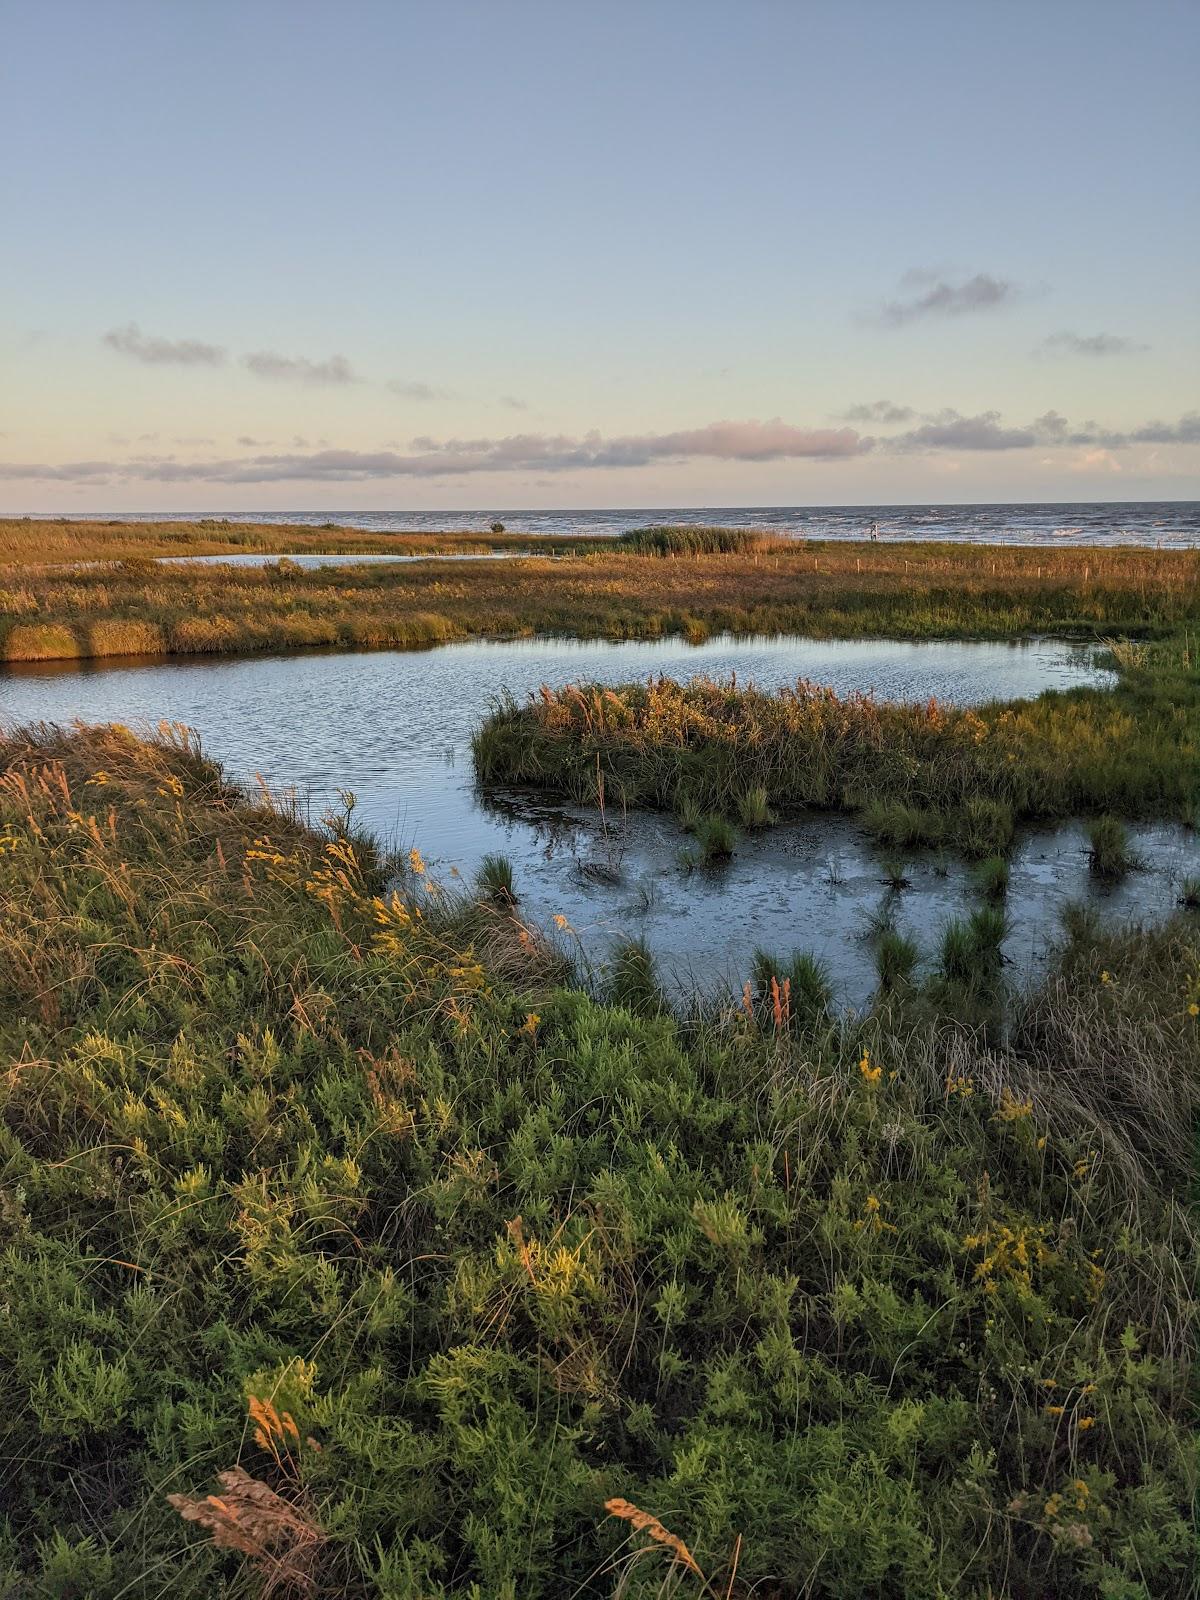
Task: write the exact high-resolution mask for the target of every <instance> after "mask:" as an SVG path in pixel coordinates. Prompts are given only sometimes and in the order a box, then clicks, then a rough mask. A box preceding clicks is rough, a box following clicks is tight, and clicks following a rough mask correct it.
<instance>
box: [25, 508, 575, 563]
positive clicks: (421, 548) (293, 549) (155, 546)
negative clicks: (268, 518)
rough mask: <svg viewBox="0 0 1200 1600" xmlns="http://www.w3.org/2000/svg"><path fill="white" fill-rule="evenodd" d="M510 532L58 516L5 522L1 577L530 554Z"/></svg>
mask: <svg viewBox="0 0 1200 1600" xmlns="http://www.w3.org/2000/svg"><path fill="white" fill-rule="evenodd" d="M504 532H505V530H504V525H503V524H502V523H495V522H494V523H492V525H491V530H490V532H488V533H484V532H479V531H474V530H469V529H463V530H458V531H454V530H447V531H446V532H445V533H364V532H363V531H362V530H361V529H359V528H342V527H339V526H338V525H337V524H336V523H333V522H327V523H325V525H324V526H323V527H319V528H314V527H313V526H311V524H309V523H294V524H286V523H274V522H230V521H228V520H227V519H226V518H223V517H205V518H202V519H201V520H199V521H196V522H122V521H120V520H119V519H116V518H114V519H112V520H110V521H104V522H100V521H78V522H76V521H68V520H62V521H60V520H56V519H55V518H53V517H37V518H34V517H0V572H3V570H4V569H5V568H6V567H7V568H9V569H13V568H18V567H32V568H35V569H38V570H42V569H44V568H45V567H46V566H48V565H50V564H59V563H65V562H73V561H103V562H125V561H151V560H154V559H155V558H157V557H160V556H168V557H176V558H186V557H188V556H222V555H238V556H240V555H283V556H288V555H328V554H329V553H331V552H337V553H338V554H341V555H434V554H444V555H477V554H484V553H486V552H487V551H489V550H527V549H528V548H529V546H530V544H531V542H532V540H531V536H530V535H528V534H519V533H510V534H508V535H507V536H505V537H501V535H503V534H504ZM596 543H597V541H596V540H592V539H586V538H578V537H574V536H571V537H560V536H558V535H550V536H548V537H545V538H543V536H541V535H539V536H538V538H537V548H538V549H539V550H540V549H545V550H548V551H552V552H559V551H574V550H581V549H588V548H591V547H593V546H594V545H595V544H596Z"/></svg>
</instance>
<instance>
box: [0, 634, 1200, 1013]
mask: <svg viewBox="0 0 1200 1600" xmlns="http://www.w3.org/2000/svg"><path fill="white" fill-rule="evenodd" d="M734 673H736V675H737V679H738V681H739V682H741V683H744V682H750V681H752V682H754V683H756V684H757V685H758V686H760V687H761V688H765V689H774V688H779V687H782V686H783V685H785V684H790V683H794V682H795V681H796V679H797V678H807V679H811V680H814V681H816V682H819V683H822V684H829V685H831V686H832V687H833V688H835V689H837V690H839V691H841V692H847V691H850V690H854V689H860V690H869V691H872V692H874V693H875V694H876V695H877V696H878V697H879V698H881V699H920V700H923V699H926V698H928V697H929V696H930V695H934V696H937V697H938V698H939V699H944V700H947V701H952V702H954V703H957V704H960V705H963V704H979V703H982V702H984V701H986V700H990V699H1012V698H1016V697H1027V696H1033V695H1036V694H1039V693H1041V692H1042V691H1043V690H1046V689H1069V688H1072V687H1074V686H1076V685H1081V684H1089V685H1107V684H1108V683H1109V682H1111V677H1110V675H1109V674H1108V673H1107V672H1105V671H1104V670H1103V669H1102V668H1101V667H1100V666H1098V665H1097V664H1096V661H1095V659H1094V655H1093V652H1091V651H1090V650H1088V649H1086V648H1082V647H1077V646H1073V645H1070V644H1066V643H1063V642H1062V641H1059V640H1050V639H1035V640H1031V641H1028V642H1024V643H1020V644H1003V643H1001V644H997V643H974V642H965V643H963V642H952V643H940V642H939V643H901V642H896V641H892V640H854V641H845V640H813V639H804V638H794V637H775V638H762V639H737V638H733V637H730V636H721V637H716V638H712V639H710V640H708V641H707V642H706V643H704V644H701V645H697V646H692V645H688V644H687V643H686V642H684V641H682V640H680V639H677V638H671V639H666V640H657V641H650V642H645V641H642V642H628V643H608V642H596V641H587V642H575V641H566V640H558V639H531V640H521V641H514V642H507V643H491V642H483V641H472V642H469V643H465V644H454V645H445V646H440V647H438V648H436V649H432V650H428V651H421V652H412V651H375V652H365V653H361V654H348V653H344V652H339V653H331V654H317V653H302V654H294V655H289V656H251V657H236V658H229V657H217V658H212V657H206V658H196V659H172V660H169V661H157V662H153V661H149V662H148V661H139V662H136V663H120V662H117V663H114V662H112V661H95V662H92V661H88V662H82V663H39V664H36V665H30V666H25V667H20V668H13V669H10V670H9V671H8V672H7V673H5V674H4V675H0V722H3V723H5V724H7V725H12V724H16V723H22V722H31V721H42V720H45V721H52V722H63V723H66V722H70V721H71V720H72V719H74V718H80V719H82V720H83V721H86V722H99V721H110V720H111V721H120V722H125V723H127V724H129V725H130V726H133V727H140V726H146V725H152V724H154V723H156V722H157V721H159V720H160V719H164V718H165V719H169V720H171V721H176V722H185V723H187V724H188V725H189V726H191V727H194V728H196V729H197V730H198V731H199V733H200V735H201V739H202V742H203V746H204V748H205V749H206V751H207V752H208V753H209V754H210V755H212V756H214V757H216V758H217V759H218V760H220V761H222V762H223V763H224V764H225V766H226V768H227V770H229V771H230V772H231V773H232V774H234V775H235V776H237V777H240V778H243V779H248V780H253V778H254V777H255V775H256V774H260V775H261V776H262V778H263V779H264V780H265V781H266V782H267V783H268V784H269V785H270V786H271V787H272V788H273V789H277V790H280V789H294V790H295V791H296V793H297V795H298V796H299V797H300V799H301V802H302V804H303V805H304V806H306V807H307V808H308V810H309V811H310V813H311V814H312V815H313V816H314V817H318V816H319V815H320V814H321V812H322V811H323V810H324V809H325V808H326V807H327V806H328V805H330V804H336V795H337V791H338V790H339V789H350V790H353V791H354V793H355V794H356V796H357V797H358V811H357V815H358V816H359V817H360V818H361V820H362V821H363V822H364V823H365V824H366V825H367V826H369V827H371V828H373V829H375V830H377V831H379V832H381V833H382V834H384V835H385V836H386V837H387V838H388V839H389V840H390V841H393V842H395V843H398V844H401V845H404V846H408V845H415V846H417V847H418V848H419V849H420V851H421V853H422V855H423V856H424V858H425V860H426V862H427V863H428V864H429V867H430V869H431V875H432V876H433V877H434V878H435V879H437V880H439V881H441V882H442V883H443V884H445V885H446V886H447V887H448V888H449V887H452V886H453V885H454V883H455V881H456V875H458V876H460V877H461V879H469V878H470V876H471V874H472V873H473V872H474V870H475V869H476V868H477V866H478V864H479V862H480V860H481V858H482V857H483V856H484V855H485V854H487V853H489V852H499V853H501V854H504V855H506V856H508V857H509V858H510V859H511V860H512V863H513V869H514V876H515V882H516V888H517V891H518V893H519V895H520V911H521V913H522V915H524V916H526V917H527V918H528V919H529V920H530V921H531V922H532V923H536V924H540V925H542V926H549V925H550V923H551V919H552V917H553V916H554V915H555V914H561V915H562V916H565V917H566V918H567V919H568V922H569V924H570V926H571V928H572V929H573V930H574V935H563V937H571V938H573V937H575V936H577V938H578V941H579V943H580V945H581V946H582V950H583V953H584V956H585V958H586V959H587V960H589V961H590V962H592V963H595V964H602V963H603V960H604V956H605V952H606V950H607V949H608V947H609V945H610V944H611V941H612V940H613V939H614V938H615V937H617V936H619V935H627V934H634V935H637V934H641V935H644V936H645V937H646V939H647V940H648V942H649V943H650V945H651V946H652V948H653V949H654V950H655V952H656V954H657V955H658V957H659V959H660V962H661V964H662V966H663V968H664V971H665V972H666V974H667V975H668V977H669V978H670V980H671V981H672V982H673V983H674V984H675V985H677V986H678V987H679V988H681V989H689V988H693V987H697V986H699V987H702V988H705V989H709V988H712V987H713V986H714V985H715V984H718V983H729V984H731V985H733V986H734V987H735V988H740V986H741V983H742V981H743V980H744V979H745V978H746V977H747V976H748V975H749V970H750V956H751V952H752V949H753V947H754V946H755V945H756V944H761V945H763V946H765V947H766V948H768V949H771V950H772V951H777V952H779V953H781V954H782V953H786V952H788V951H790V950H792V949H794V948H805V949H810V950H812V951H814V952H815V953H816V954H818V955H820V956H821V957H822V958H823V959H825V960H826V962H827V963H828V965H829V968H830V971H831V973H832V975H833V979H834V983H835V988H836V992H837V995H838V999H839V1000H840V1001H842V1002H844V1003H846V1004H852V1005H858V1004H862V1003H863V1002H864V1001H865V1000H866V999H867V998H868V996H869V994H870V991H871V988H872V986H873V977H874V969H873V965H872V951H871V946H870V943H869V942H868V934H869V929H870V925H871V918H872V917H873V916H875V915H877V914H878V913H879V911H880V910H881V908H882V907H883V906H884V904H885V902H886V903H887V904H888V905H889V906H890V908H891V911H892V914H893V916H894V920H895V923H896V925H897V926H898V927H899V928H900V929H902V930H903V931H906V932H910V933H912V934H914V935H915V936H916V937H917V939H918V940H919V942H920V943H921V945H922V947H923V948H925V949H927V950H932V948H933V946H934V945H935V944H936V941H937V938H938V935H939V933H940V931H941V928H942V927H943V926H944V924H945V923H946V921H947V920H948V919H949V918H951V917H952V916H956V915H959V914H962V913H963V912H964V911H966V910H969V909H971V908H972V907H973V906H974V905H975V904H976V903H977V896H976V893H975V891H974V889H973V887H972V883H971V870H970V867H969V866H968V865H967V864H966V863H964V862H963V861H961V860H960V859H958V858H957V857H955V856H953V855H947V856H945V857H935V856H932V855H930V854H925V855H920V856H915V857H911V858H909V859H908V861H907V863H906V877H907V879H908V880H909V886H908V887H907V888H905V889H903V890H901V891H900V892H899V893H895V894H893V893H891V892H890V891H889V890H888V888H887V885H886V884H885V882H884V858H883V855H882V854H881V852H880V851H879V850H878V849H877V848H876V847H875V846H874V845H873V844H872V843H871V841H870V840H868V839H867V838H866V837H865V836H864V835H863V833H862V831H861V829H859V828H858V827H857V825H856V824H855V823H854V822H853V821H852V820H851V819H849V818H846V817H840V816H827V815H813V816H812V817H809V818H805V819H803V820H801V821H800V822H798V823H796V824H795V825H789V826H786V827H780V828H775V829H772V830H769V831H767V832H765V833H762V834H758V835H753V836H743V837H742V838H741V839H740V840H739V843H738V850H737V854H736V856H735V857H734V859H733V861H732V862H730V863H729V864H728V865H727V866H725V867H723V868H720V869H717V870H713V871H707V870H688V869H687V868H686V867H685V866H684V865H682V864H681V861H680V857H681V853H682V852H683V851H684V850H685V848H686V846H687V845H688V843H689V840H688V837H687V836H686V835H685V834H683V833H682V831H681V830H680V829H679V827H678V825H677V824H676V823H675V821H674V820H673V819H672V818H670V817H663V816H658V815H651V814H647V813H637V814H631V815H629V816H628V817H621V816H620V815H613V814H612V813H611V812H610V813H609V815H608V816H607V817H606V818H605V819H604V821H603V822H602V821H601V819H600V818H599V817H598V816H597V814H596V813H595V812H593V811H590V810H586V809H580V808H577V807H571V806H568V805H559V804H555V803H552V802H550V801H548V800H547V799H546V798H545V797H544V796H530V795H527V794H518V793H511V792H504V791H499V792H491V793H488V794H481V793H480V792H479V790H478V789H477V787H476V784H475V781H474V773H473V769H472V763H471V754H470V736H471V733H472V731H473V729H474V728H475V727H476V726H477V725H478V723H479V721H480V720H481V718H482V717H483V716H484V715H485V714H486V712H487V710H488V707H489V705H490V703H491V702H492V700H493V699H494V698H495V697H496V696H497V695H498V694H500V693H502V692H504V691H507V692H510V693H512V694H514V695H515V696H517V697H518V698H522V697H523V696H525V695H526V694H528V693H530V692H533V691H536V690H537V688H538V687H539V686H540V685H541V684H543V683H545V684H549V685H551V686H561V685H563V684H566V683H571V682H588V681H593V682H606V683H614V684H616V683H625V682H629V681H631V680H634V679H640V678H646V677H648V676H652V675H654V676H657V675H659V674H666V675H668V676H671V677H676V678H684V679H686V678H688V677H691V676H694V675H697V674H706V675H709V676H713V677H721V678H728V677H729V676H730V675H731V674H734ZM1131 835H1132V838H1133V841H1134V844H1135V847H1136V848H1137V850H1138V851H1139V853H1140V855H1141V856H1142V858H1143V861H1144V864H1145V869H1144V870H1143V871H1140V872H1137V873H1135V874H1133V875H1131V876H1130V877H1129V878H1127V879H1126V880H1125V882H1124V883H1123V884H1121V885H1120V886H1118V887H1116V888H1114V889H1111V890H1108V891H1104V890H1101V889H1099V888H1098V887H1097V886H1095V885H1094V884H1093V883H1092V882H1091V881H1090V878H1089V874H1088V865H1087V841H1086V836H1085V831H1084V829H1083V828H1082V827H1080V826H1078V825H1070V826H1064V827H1059V828H1055V829H1053V830H1047V831H1036V832H1032V833H1029V834H1026V835H1024V836H1023V837H1022V840H1021V842H1020V844H1019V847H1018V849H1017V850H1016V852H1015V854H1014V857H1013V861H1012V879H1011V884H1010V890H1009V895H1008V903H1007V904H1008V912H1009V916H1010V918H1011V922H1012V929H1011V932H1010V934H1009V937H1008V939H1007V940H1006V943H1005V954H1006V956H1007V958H1008V960H1009V963H1010V970H1011V972H1012V973H1013V974H1014V976H1018V977H1020V976H1024V975H1027V974H1032V973H1033V972H1035V971H1036V969H1037V967H1038V964H1039V962H1040V961H1041V959H1042V958H1043V956H1044V953H1045V950H1046V947H1047V945H1048V943H1049V941H1050V940H1051V939H1052V938H1053V937H1054V936H1055V934H1056V932H1057V926H1058V914H1059V912H1060V910H1061V907H1062V906H1063V905H1064V904H1065V903H1066V902H1068V901H1069V900H1072V899H1077V898H1081V897H1092V898H1095V899H1097V900H1098V902H1099V903H1100V904H1101V906H1102V907H1103V908H1104V909H1105V910H1106V912H1107V913H1108V914H1110V915H1112V916H1114V917H1118V918H1123V919H1127V918H1131V917H1144V918H1158V917H1161V916H1163V915H1165V914H1166V913H1167V912H1168V911H1169V910H1170V908H1171V907H1172V905H1173V904H1174V901H1175V899H1176V896H1177V894H1178V890H1179V884H1180V882H1181V880H1182V878H1183V877H1184V876H1185V875H1187V874H1193V873H1198V872H1200V846H1198V845H1197V843H1196V840H1195V838H1194V836H1192V835H1188V834H1186V833H1184V832H1183V830H1182V829H1179V828H1176V827H1174V826H1172V825H1168V824H1158V825H1154V826H1149V827H1141V828H1135V829H1131ZM889 896H890V898H889Z"/></svg>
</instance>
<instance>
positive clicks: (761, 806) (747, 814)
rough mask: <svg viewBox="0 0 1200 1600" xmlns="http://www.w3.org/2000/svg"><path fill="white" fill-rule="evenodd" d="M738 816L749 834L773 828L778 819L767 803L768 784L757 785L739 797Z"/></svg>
mask: <svg viewBox="0 0 1200 1600" xmlns="http://www.w3.org/2000/svg"><path fill="white" fill-rule="evenodd" d="M737 814H738V821H739V822H740V823H741V825H742V827H743V828H745V829H746V831H747V832H751V831H752V830H753V829H755V828H769V827H770V826H771V824H772V823H773V822H774V821H775V820H776V818H775V813H774V812H773V811H772V810H771V807H770V806H769V805H768V803H767V786H766V784H764V783H756V784H754V785H753V786H752V787H751V788H749V789H747V790H746V792H745V794H743V795H739V796H738V803H737Z"/></svg>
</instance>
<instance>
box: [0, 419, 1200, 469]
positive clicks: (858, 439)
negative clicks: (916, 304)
mask: <svg viewBox="0 0 1200 1600" xmlns="http://www.w3.org/2000/svg"><path fill="white" fill-rule="evenodd" d="M245 437H246V438H247V439H249V435H247V436H245ZM1197 443H1200V413H1197V412H1189V413H1187V414H1186V415H1184V416H1182V417H1180V418H1179V420H1178V421H1177V422H1149V423H1145V424H1143V425H1142V426H1141V427H1138V428H1133V429H1128V430H1123V431H1118V430H1110V429H1106V428H1102V427H1100V426H1099V425H1098V424H1097V423H1095V422H1085V423H1083V424H1082V425H1081V426H1078V427H1073V426H1072V425H1071V424H1070V423H1069V422H1068V421H1067V419H1066V418H1065V417H1063V416H1061V415H1060V414H1059V413H1058V412H1056V411H1047V412H1046V413H1045V414H1044V415H1042V416H1040V417H1038V418H1037V419H1036V420H1035V421H1034V422H1031V423H1028V424H1026V425H1024V426H1019V427H1010V426H1007V425H1006V424H1004V423H1003V422H1002V421H1001V419H1000V415H999V413H998V412H995V411H984V412H980V413H978V414H977V415H975V416H963V415H962V414H961V413H959V412H957V411H952V410H948V411H943V412H939V413H938V414H937V415H936V416H933V417H930V418H928V419H927V420H926V421H925V422H924V423H923V424H922V425H921V426H919V427H916V428H911V429H908V430H907V431H905V432H904V433H899V434H893V435H891V436H888V437H879V436H875V437H872V436H870V435H863V434H860V433H858V432H856V430H855V429H853V428H796V427H793V426H792V425H791V424H790V423H786V422H781V421H779V420H778V419H776V420H774V421H771V422H710V423H708V424H707V426H705V427H702V428H683V429H679V430H677V431H676V432H673V433H640V434H625V435H618V436H616V437H614V438H606V437H605V436H604V435H602V434H600V433H598V432H593V433H587V434H584V435H583V436H582V437H580V438H574V437H572V436H570V435H568V434H541V433H523V434H512V435H509V436H508V437H506V438H503V439H486V438H483V439H443V440H439V439H434V438H428V437H424V438H418V439H414V440H413V441H412V442H411V445H410V447H409V449H408V450H393V449H386V450H335V449H327V448H323V449H317V450H310V449H308V447H307V445H306V444H305V441H303V440H299V439H298V440H297V441H296V447H295V448H294V449H293V450H291V451H288V452H282V453H278V454H268V453H267V452H265V451H260V452H259V453H258V454H254V455H245V456H238V457H231V458H224V459H210V460H199V461H187V460H184V461H181V460H177V459H176V458H175V457H174V456H151V455H143V456H136V457H133V458H130V459H127V460H124V461H72V462H62V463H47V462H40V463H39V462H0V479H6V480H9V481H17V480H21V479H29V480H38V479H41V480H44V481H48V482H71V483H83V484H88V483H93V484H94V483H101V482H106V481H113V482H121V481H124V482H142V483H226V484H244V483H285V482H309V483H312V482H327V483H360V482H369V481H371V480H372V479H377V480H381V481H382V480H386V479H389V478H429V479H433V478H449V477H461V476H463V475H466V474H471V473H502V472H540V473H557V472H572V471H577V470H585V469H589V468H606V469H619V468H627V467H644V466H647V465H650V464H652V463H654V462H684V461H689V460H698V459H702V458H707V459H710V460H717V461H742V462H747V463H754V462H764V461H781V460H811V461H837V460H846V459H851V458H854V457H856V456H862V455H865V454H866V453H867V452H868V451H874V452H876V453H883V452H886V453H893V452H896V453H901V454H910V453H920V454H925V455H928V456H930V457H938V456H942V455H944V454H945V453H947V452H949V453H951V454H953V453H957V452H960V451H996V450H1002V451H1003V450H1028V449H1033V448H1035V447H1039V448H1042V449H1055V448H1065V447H1072V446H1092V447H1099V448H1102V449H1106V450H1119V449H1124V448H1126V447H1128V446H1129V445H1135V444H1166V445H1191V444H1197Z"/></svg>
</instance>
